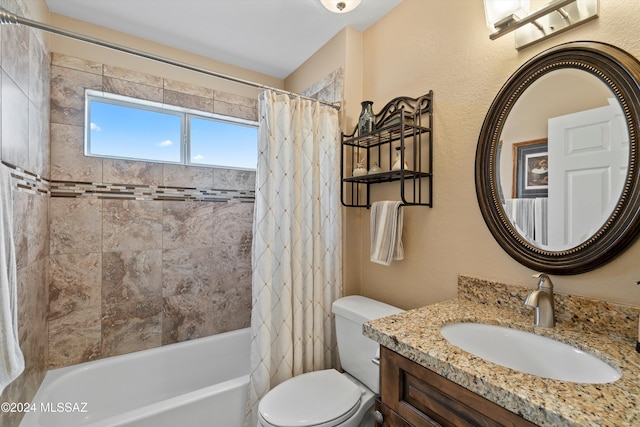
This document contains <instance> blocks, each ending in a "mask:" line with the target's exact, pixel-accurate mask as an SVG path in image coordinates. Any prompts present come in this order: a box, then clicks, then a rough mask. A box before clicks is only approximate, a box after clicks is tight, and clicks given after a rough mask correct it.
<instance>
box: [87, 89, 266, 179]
mask: <svg viewBox="0 0 640 427" xmlns="http://www.w3.org/2000/svg"><path fill="white" fill-rule="evenodd" d="M92 100H94V101H98V102H103V103H111V104H115V105H120V106H123V107H128V108H136V109H141V110H147V111H154V112H160V113H164V114H172V115H175V116H178V117H180V161H175V162H172V161H162V160H154V159H145V158H142V157H124V156H110V155H104V154H94V153H92V152H91V120H90V118H91V102H90V101H92ZM191 117H195V118H200V119H209V120H217V121H221V122H225V123H232V124H237V125H241V126H249V127H255V128H257V127H258V122H257V121H254V120H247V119H241V118H237V117H230V116H224V115H222V114H216V113H208V112H206V111H199V110H195V109H191V108H185V107H178V106H175V105H169V104H165V103H161V102H155V101H149V100H144V99H138V98H132V97H129V96H124V95H118V94H114V93H109V92H104V91H98V90H92V89H87V90H85V125H84V155H85V156H87V157H98V158H109V159H122V160H133V161H141V162H152V163H166V164H174V165H186V166H197V167H206V168H224V169H238V170H250V171H254V170H256V168H255V167H254V168H246V167H239V166H229V165H210V164H203V163H196V162H191V153H190V150H191V144H190V129H189V118H191ZM257 151H258V141H257V140H256V154H257ZM256 157H257V155H256ZM256 166H257V165H256Z"/></svg>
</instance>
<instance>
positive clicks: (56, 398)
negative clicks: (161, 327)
mask: <svg viewBox="0 0 640 427" xmlns="http://www.w3.org/2000/svg"><path fill="white" fill-rule="evenodd" d="M249 342H250V332H249V329H248V328H247V329H240V330H237V331H232V332H225V333H222V334H218V335H214V336H211V337H206V338H198V339H196V340H192V341H185V342H182V343H177V344H171V345H166V346H162V347H158V348H153V349H149V350H143V351H138V352H135V353H130V354H125V355H122V356H115V357H110V358H106V359H101V360H96V361H93V362H87V363H82V364H79V365H74V366H69V367H65V368H59V369H53V370H50V371H49V372H47V374H46V376H45V378H44V381H43V382H42V385H41V386H40V388H39V390H38V392H37V393H36V396H35V397H34V401H33V402H32V403H31V404H30V405H29V408H25V410H28V412H27V413H26V414H25V416H24V418H23V420H22V423H21V424H20V426H21V427H75V426H83V427H84V426H86V427H107V426H108V427H116V426H117V427H121V426H131V427H133V426H135V427H165V426H166V427H176V426H179V427H200V426H207V427H209V426H211V427H235V426H237V427H241V426H242V418H243V416H244V408H245V402H246V394H247V388H248V384H249V375H248V374H249Z"/></svg>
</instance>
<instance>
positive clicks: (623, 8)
mask: <svg viewBox="0 0 640 427" xmlns="http://www.w3.org/2000/svg"><path fill="white" fill-rule="evenodd" d="M639 19H640V7H638V4H637V2H635V1H630V0H600V18H599V19H597V20H596V21H593V22H590V23H587V24H585V25H583V26H581V27H579V28H576V29H574V30H572V31H570V32H568V33H566V34H562V35H559V36H556V37H554V38H552V39H550V40H547V41H545V42H542V43H540V44H537V45H534V46H532V47H530V48H528V49H525V50H523V51H520V52H518V51H516V50H515V48H514V39H513V36H512V35H507V36H504V37H502V38H500V39H498V40H495V41H491V40H489V33H490V31H489V29H488V28H487V27H486V26H485V23H484V11H483V6H482V1H480V0H477V1H470V0H430V1H424V0H404V1H403V2H402V3H401V4H400V5H399V6H398V7H397V8H395V9H394V10H392V11H391V13H390V14H388V15H387V16H386V17H385V18H383V19H382V20H381V21H379V22H378V23H377V24H376V25H374V26H373V27H371V28H369V29H368V30H367V31H366V32H365V33H364V73H363V84H364V89H363V99H365V98H366V99H371V100H373V101H374V107H375V106H376V105H377V106H378V108H379V107H380V106H382V105H384V103H386V102H387V101H389V100H390V99H391V98H393V97H395V96H400V95H406V96H418V95H422V94H424V93H426V92H427V91H428V90H430V89H433V91H434V175H435V177H434V207H433V208H432V209H429V208H425V207H408V208H406V209H405V228H404V236H403V238H404V244H405V259H404V260H403V261H400V262H395V263H394V264H392V265H391V266H390V267H383V266H380V265H377V264H373V263H371V262H370V261H369V260H368V257H367V254H368V251H369V237H368V228H369V215H368V212H365V211H363V213H362V220H361V221H360V224H359V225H360V230H359V233H360V235H361V240H360V244H361V253H362V254H363V256H362V258H361V260H360V262H359V263H358V264H357V265H355V266H352V265H345V269H353V268H355V269H359V270H361V272H362V273H361V290H362V294H364V295H367V296H370V297H374V298H378V299H381V300H383V301H386V302H389V303H392V304H396V305H398V306H400V307H403V308H411V307H417V306H421V305H425V304H429V303H434V302H437V301H441V300H445V299H450V298H453V297H455V296H456V284H457V275H458V274H460V273H464V274H467V275H472V276H477V277H481V278H486V279H491V280H496V281H501V282H507V283H513V284H521V285H529V286H533V285H534V284H535V281H534V279H532V278H530V276H531V274H532V273H533V271H532V270H530V269H528V268H526V267H524V266H522V265H520V264H519V263H517V262H516V261H514V260H513V259H512V258H510V257H509V256H508V255H507V254H506V253H505V252H504V251H503V250H502V249H501V248H500V246H498V244H497V243H496V241H495V240H494V239H493V237H492V236H491V234H490V233H489V231H488V228H487V227H486V225H485V223H484V221H483V219H482V216H481V214H480V210H479V208H478V202H477V199H476V194H475V182H474V161H475V150H476V144H477V138H478V135H479V132H480V128H481V126H482V121H483V120H484V116H485V114H486V112H487V110H488V109H489V106H490V104H491V102H492V100H493V98H494V97H495V95H496V94H497V92H498V90H499V89H500V87H501V86H502V85H503V84H504V82H505V81H506V80H507V78H508V77H509V76H510V75H511V74H512V73H513V72H514V71H515V70H516V69H517V68H518V67H519V66H520V65H522V64H523V63H524V62H525V61H527V60H528V59H530V58H531V57H532V56H534V55H536V54H538V53H539V52H541V51H543V50H544V49H546V48H549V47H551V46H554V45H556V44H559V43H562V42H567V41H573V40H596V41H601V42H607V43H611V44H614V45H617V46H619V47H621V48H623V49H625V50H627V51H628V52H629V53H631V54H633V55H635V56H636V57H637V56H640V38H638V37H637V28H638V25H637V22H638V20H639ZM353 109H356V106H354V105H351V111H353ZM373 197H374V200H383V199H393V198H397V197H398V196H397V185H396V184H393V183H392V184H383V185H380V186H377V187H376V188H375V189H374V191H373ZM352 209H354V208H352ZM353 234H356V235H357V234H358V232H356V233H353V230H351V229H349V228H348V227H347V228H346V229H345V239H350V236H352V235H353ZM639 256H640V242H638V243H636V244H635V245H633V246H632V247H631V248H630V249H629V250H627V251H626V252H625V253H624V254H622V255H621V256H620V257H618V258H617V259H615V260H614V261H613V262H611V263H609V264H607V265H606V266H603V267H601V268H599V269H597V270H595V271H592V272H589V273H585V274H580V275H575V276H554V277H553V281H554V283H555V285H556V288H557V291H558V292H562V293H570V294H576V295H582V296H590V297H594V298H597V299H604V300H608V301H613V302H621V303H627V304H631V305H635V306H638V305H640V286H637V285H635V282H636V281H637V280H639V279H640V270H638V267H637V260H638V257H639Z"/></svg>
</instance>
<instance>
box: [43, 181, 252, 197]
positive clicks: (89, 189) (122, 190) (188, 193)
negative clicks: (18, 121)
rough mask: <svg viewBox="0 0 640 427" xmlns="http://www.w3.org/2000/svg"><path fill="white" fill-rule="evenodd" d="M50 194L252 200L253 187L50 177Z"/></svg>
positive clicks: (61, 195) (57, 195)
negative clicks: (167, 184) (182, 185)
mask: <svg viewBox="0 0 640 427" xmlns="http://www.w3.org/2000/svg"><path fill="white" fill-rule="evenodd" d="M51 196H52V197H83V198H86V197H88V198H96V199H130V200H147V201H149V200H171V201H201V202H228V201H231V200H233V201H241V202H253V201H254V200H255V191H236V190H225V189H198V188H188V187H166V186H156V185H126V184H95V183H83V182H68V181H53V182H52V183H51Z"/></svg>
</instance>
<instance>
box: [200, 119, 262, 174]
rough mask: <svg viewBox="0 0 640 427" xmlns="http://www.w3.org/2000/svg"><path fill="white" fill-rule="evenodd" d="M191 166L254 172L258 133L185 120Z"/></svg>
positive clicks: (224, 124)
mask: <svg viewBox="0 0 640 427" xmlns="http://www.w3.org/2000/svg"><path fill="white" fill-rule="evenodd" d="M189 132H190V139H191V159H190V161H191V163H199V164H206V165H215V166H231V165H233V166H235V167H240V168H251V169H255V167H256V165H257V164H258V129H257V128H256V127H253V126H242V125H238V124H235V123H229V122H222V121H219V120H211V119H205V118H199V117H191V118H190V120H189Z"/></svg>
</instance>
